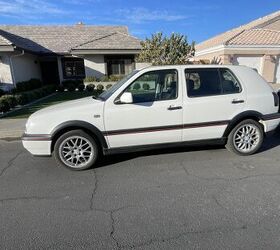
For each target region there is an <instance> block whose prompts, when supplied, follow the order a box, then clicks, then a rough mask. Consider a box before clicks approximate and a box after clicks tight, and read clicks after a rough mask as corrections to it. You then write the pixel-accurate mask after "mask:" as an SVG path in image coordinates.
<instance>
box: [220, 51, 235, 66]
mask: <svg viewBox="0 0 280 250" xmlns="http://www.w3.org/2000/svg"><path fill="white" fill-rule="evenodd" d="M232 57H233V56H232V55H226V54H224V55H220V58H221V61H222V64H227V65H231V64H232Z"/></svg>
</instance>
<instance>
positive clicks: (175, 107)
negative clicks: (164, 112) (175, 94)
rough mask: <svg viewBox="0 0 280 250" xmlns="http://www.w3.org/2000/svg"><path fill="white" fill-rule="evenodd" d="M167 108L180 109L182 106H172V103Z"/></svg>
mask: <svg viewBox="0 0 280 250" xmlns="http://www.w3.org/2000/svg"><path fill="white" fill-rule="evenodd" d="M167 109H168V110H178V109H182V106H172V105H170V106H169V107H168V108H167Z"/></svg>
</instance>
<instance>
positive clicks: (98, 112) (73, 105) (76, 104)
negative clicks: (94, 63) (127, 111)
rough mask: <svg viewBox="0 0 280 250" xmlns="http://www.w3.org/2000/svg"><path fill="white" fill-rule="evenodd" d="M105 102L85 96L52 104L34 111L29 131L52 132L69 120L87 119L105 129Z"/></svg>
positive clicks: (27, 125)
mask: <svg viewBox="0 0 280 250" xmlns="http://www.w3.org/2000/svg"><path fill="white" fill-rule="evenodd" d="M103 107H104V102H103V101H100V100H96V99H93V98H92V97H85V98H82V99H77V100H74V101H67V102H63V103H61V104H56V105H52V106H50V107H47V108H43V109H41V110H39V111H37V112H35V113H33V114H32V115H31V116H30V117H29V118H28V121H27V123H26V132H28V133H39V134H41V133H50V131H52V129H53V128H54V127H56V126H58V125H59V124H61V123H63V122H67V121H85V122H89V123H91V124H95V125H96V126H98V127H100V129H103V126H102V119H95V118H94V116H97V117H102V116H103Z"/></svg>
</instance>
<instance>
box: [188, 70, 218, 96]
mask: <svg viewBox="0 0 280 250" xmlns="http://www.w3.org/2000/svg"><path fill="white" fill-rule="evenodd" d="M185 75H186V81H187V91H188V96H189V97H200V96H211V95H220V94H222V86H221V81H220V76H219V71H218V69H186V70H185Z"/></svg>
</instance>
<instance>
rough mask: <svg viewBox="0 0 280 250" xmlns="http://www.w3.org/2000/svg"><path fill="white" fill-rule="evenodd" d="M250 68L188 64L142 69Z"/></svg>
mask: <svg viewBox="0 0 280 250" xmlns="http://www.w3.org/2000/svg"><path fill="white" fill-rule="evenodd" d="M244 67H245V68H248V67H247V66H239V65H224V64H223V65H219V64H186V65H161V66H149V67H145V68H142V69H140V70H143V69H149V70H159V69H170V68H176V69H185V68H190V69H193V68H214V69H215V68H229V69H234V68H244Z"/></svg>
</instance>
